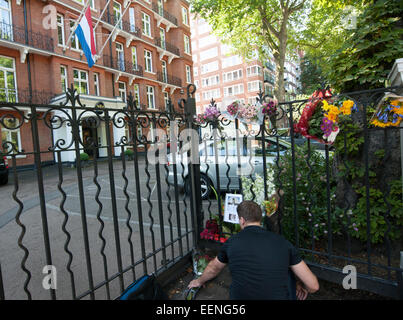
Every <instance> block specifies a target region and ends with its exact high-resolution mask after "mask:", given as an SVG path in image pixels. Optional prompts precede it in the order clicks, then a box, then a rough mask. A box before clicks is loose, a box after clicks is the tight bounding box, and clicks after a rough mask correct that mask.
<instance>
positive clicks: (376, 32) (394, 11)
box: [327, 0, 403, 92]
mask: <svg viewBox="0 0 403 320" xmlns="http://www.w3.org/2000/svg"><path fill="white" fill-rule="evenodd" d="M399 3H400V4H399ZM402 16H403V6H402V5H401V1H395V0H378V1H375V2H374V3H373V4H371V5H368V6H367V7H366V8H365V10H364V11H363V12H362V13H361V14H360V15H359V16H358V17H357V28H356V29H353V30H347V31H346V33H345V35H346V38H345V41H344V44H343V45H342V46H341V47H340V48H339V49H338V50H337V51H336V52H335V54H333V55H331V56H329V58H328V59H327V63H328V66H329V68H328V74H327V76H328V79H329V82H330V83H331V84H332V86H333V87H334V88H335V89H336V90H338V91H339V92H343V91H344V92H346V91H353V90H360V89H370V88H377V87H380V86H382V85H384V83H385V81H386V79H387V76H388V74H389V72H390V70H391V68H392V65H393V63H394V61H395V60H396V59H398V58H401V57H402V56H403V28H402V27H401V22H402V20H401V19H402V18H401V17H402Z"/></svg>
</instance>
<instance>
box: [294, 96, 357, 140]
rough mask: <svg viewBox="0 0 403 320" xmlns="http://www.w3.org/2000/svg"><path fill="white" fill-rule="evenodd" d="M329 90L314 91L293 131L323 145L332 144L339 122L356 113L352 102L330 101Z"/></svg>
mask: <svg viewBox="0 0 403 320" xmlns="http://www.w3.org/2000/svg"><path fill="white" fill-rule="evenodd" d="M332 100H333V99H332V93H331V91H330V90H318V91H315V92H314V94H313V95H312V97H311V98H310V99H309V102H308V103H307V104H306V106H305V108H304V110H303V111H302V114H301V118H300V120H299V121H298V123H296V124H295V125H294V131H295V132H296V133H300V134H301V135H303V136H304V137H306V138H309V139H314V140H316V141H318V142H320V143H323V144H333V142H334V140H335V139H336V137H337V134H338V133H339V121H340V118H341V117H343V116H350V115H351V114H352V112H353V111H358V108H357V106H356V104H355V103H354V101H352V100H344V101H336V102H333V101H332Z"/></svg>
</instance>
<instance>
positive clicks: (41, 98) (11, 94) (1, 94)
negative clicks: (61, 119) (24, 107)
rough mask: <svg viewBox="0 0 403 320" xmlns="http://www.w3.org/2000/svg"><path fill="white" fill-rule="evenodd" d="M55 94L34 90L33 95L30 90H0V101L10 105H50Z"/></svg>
mask: <svg viewBox="0 0 403 320" xmlns="http://www.w3.org/2000/svg"><path fill="white" fill-rule="evenodd" d="M54 96H55V94H54V93H53V92H49V91H45V90H41V91H40V90H33V91H32V94H31V93H30V92H29V89H20V90H16V89H7V88H0V101H2V102H9V103H14V102H15V103H17V102H18V103H33V104H49V102H50V99H51V98H52V97H54Z"/></svg>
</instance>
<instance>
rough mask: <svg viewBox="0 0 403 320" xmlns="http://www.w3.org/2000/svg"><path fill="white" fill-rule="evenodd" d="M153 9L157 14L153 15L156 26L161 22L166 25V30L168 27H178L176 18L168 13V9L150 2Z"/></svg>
mask: <svg viewBox="0 0 403 320" xmlns="http://www.w3.org/2000/svg"><path fill="white" fill-rule="evenodd" d="M152 9H153V11H154V12H155V13H156V14H157V15H158V16H159V17H157V16H155V15H154V16H155V18H156V19H157V22H158V26H160V24H161V22H162V23H164V24H165V25H166V26H167V31H169V29H170V28H176V27H178V19H176V17H175V16H173V15H172V14H170V13H169V12H168V11H165V10H164V9H163V8H162V7H161V6H159V5H158V4H157V3H156V2H153V3H152Z"/></svg>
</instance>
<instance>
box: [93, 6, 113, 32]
mask: <svg viewBox="0 0 403 320" xmlns="http://www.w3.org/2000/svg"><path fill="white" fill-rule="evenodd" d="M110 2H111V0H108V2H107V3H106V5H105V8H104V10H102V12H101V15H100V16H99V19H98V21H97V23H96V24H95V27H94V30H95V29H96V28H97V27H98V24H99V22H101V19H102V17H103V15H104V13H105V11H106V9H108V6H109V3H110Z"/></svg>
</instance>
